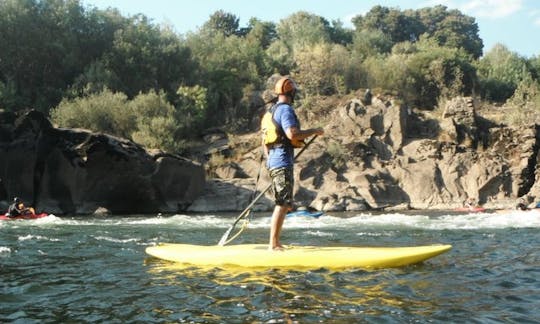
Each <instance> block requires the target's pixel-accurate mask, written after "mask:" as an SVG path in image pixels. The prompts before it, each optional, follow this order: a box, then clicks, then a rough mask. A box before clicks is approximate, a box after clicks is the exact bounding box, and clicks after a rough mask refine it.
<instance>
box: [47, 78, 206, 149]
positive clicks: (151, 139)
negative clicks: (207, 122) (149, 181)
mask: <svg viewBox="0 0 540 324" xmlns="http://www.w3.org/2000/svg"><path fill="white" fill-rule="evenodd" d="M179 92H182V94H181V96H180V97H181V98H182V103H183V104H184V106H180V107H179V108H178V109H177V108H175V106H173V105H172V104H171V103H170V102H169V101H168V100H167V95H166V94H165V92H163V91H161V92H159V93H157V92H155V91H153V90H151V91H149V92H148V93H141V94H139V95H137V96H136V97H135V98H133V99H132V100H129V99H128V97H127V95H125V94H123V93H120V92H117V93H114V92H112V91H111V90H109V89H105V90H103V91H101V92H99V93H93V94H90V95H88V96H86V97H80V98H76V99H65V100H63V101H62V102H61V103H60V104H59V105H58V107H56V108H54V109H53V110H52V111H51V119H52V120H53V122H54V123H55V124H57V125H60V126H62V127H70V128H85V129H89V130H92V131H96V132H104V133H108V134H111V135H115V136H120V137H124V138H128V139H132V140H134V141H135V142H137V143H139V144H141V145H144V146H146V147H149V148H159V149H163V150H167V151H170V152H177V151H178V150H180V149H181V148H182V145H183V144H184V139H185V136H186V134H188V133H189V130H190V129H191V128H192V125H191V123H193V122H197V116H196V115H195V116H194V115H190V114H189V113H187V112H188V111H193V110H194V111H195V113H197V111H198V110H199V111H200V110H202V109H203V107H204V105H205V98H204V97H205V96H206V91H205V90H204V89H201V88H200V87H198V86H197V87H194V88H188V87H181V90H179Z"/></svg>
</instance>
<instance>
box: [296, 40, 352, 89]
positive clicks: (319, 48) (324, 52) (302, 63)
mask: <svg viewBox="0 0 540 324" xmlns="http://www.w3.org/2000/svg"><path fill="white" fill-rule="evenodd" d="M294 59H295V62H296V68H295V69H294V71H293V75H294V77H295V79H296V81H297V82H298V83H299V84H301V85H302V93H303V95H305V96H312V95H331V94H335V93H341V94H343V93H345V92H346V88H345V74H346V71H347V69H348V67H349V64H348V61H349V60H350V55H349V53H348V52H347V50H346V49H345V47H343V46H342V45H336V44H329V43H321V44H317V45H314V46H309V47H306V48H304V49H300V50H298V51H297V52H296V54H295V57H294Z"/></svg>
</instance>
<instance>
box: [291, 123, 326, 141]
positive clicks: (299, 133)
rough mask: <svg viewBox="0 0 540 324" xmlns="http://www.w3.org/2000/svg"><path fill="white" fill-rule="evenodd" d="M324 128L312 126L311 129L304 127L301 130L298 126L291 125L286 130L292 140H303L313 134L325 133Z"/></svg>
mask: <svg viewBox="0 0 540 324" xmlns="http://www.w3.org/2000/svg"><path fill="white" fill-rule="evenodd" d="M323 134H324V130H323V129H322V128H321V127H319V128H310V129H303V130H300V129H298V127H294V126H293V127H289V128H287V130H286V131H285V135H287V137H288V138H289V139H290V140H291V141H302V140H304V139H306V138H308V137H311V136H313V135H319V136H320V135H323Z"/></svg>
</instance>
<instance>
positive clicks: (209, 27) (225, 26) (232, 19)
mask: <svg viewBox="0 0 540 324" xmlns="http://www.w3.org/2000/svg"><path fill="white" fill-rule="evenodd" d="M238 26H239V19H238V17H236V16H235V15H233V14H231V13H228V12H225V11H223V10H218V11H216V12H214V13H213V14H212V15H210V18H209V19H208V21H206V22H205V23H204V25H203V27H202V30H203V31H205V32H207V33H209V34H215V33H221V34H223V35H224V36H225V37H229V36H232V35H235V34H238V32H239V30H238Z"/></svg>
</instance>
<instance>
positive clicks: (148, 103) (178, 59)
mask: <svg viewBox="0 0 540 324" xmlns="http://www.w3.org/2000/svg"><path fill="white" fill-rule="evenodd" d="M352 21H353V25H354V26H353V28H348V27H345V26H344V25H343V23H342V22H340V21H328V20H327V19H326V18H324V17H321V16H318V15H314V14H311V13H309V12H307V11H300V12H296V13H294V14H292V15H290V16H289V17H286V18H284V19H282V20H280V21H279V22H277V23H274V22H268V21H261V20H259V19H257V18H256V17H254V18H251V19H250V20H249V22H248V24H247V25H246V26H240V25H239V17H237V16H236V15H234V14H233V13H227V12H224V11H217V12H215V13H213V14H212V15H211V16H210V17H209V19H208V20H207V21H206V22H205V23H204V24H203V25H202V26H201V27H200V28H199V29H198V30H196V31H192V32H189V33H186V34H178V33H176V32H175V31H174V29H173V28H172V27H171V26H167V25H157V24H155V23H153V22H152V21H151V20H150V19H148V18H147V17H145V16H144V15H141V14H139V15H134V16H129V17H125V16H123V15H121V14H120V12H119V11H118V10H116V9H106V10H100V9H97V8H94V7H88V6H84V5H83V4H82V2H81V1H78V0H60V1H58V0H23V1H20V0H0V30H2V33H0V109H4V110H7V111H19V110H24V109H29V108H33V109H37V110H40V111H43V112H45V113H47V114H49V116H50V117H51V119H52V120H53V122H54V123H56V124H57V125H59V126H62V127H84V128H88V129H91V130H94V131H102V132H107V133H110V134H113V135H118V136H123V137H126V138H129V139H132V140H134V141H136V142H138V143H141V144H143V145H145V146H147V147H152V148H161V149H164V150H167V151H171V152H179V151H181V150H182V148H183V147H185V146H186V145H187V144H186V143H188V142H189V141H190V139H192V138H196V137H197V136H199V135H200V134H201V133H202V132H203V131H204V130H205V129H208V128H212V127H216V126H218V127H221V128H224V129H226V130H227V131H230V132H244V131H248V130H250V126H249V125H253V124H254V123H252V120H253V119H254V118H255V117H256V116H257V114H258V108H260V107H261V106H262V104H264V102H262V99H260V98H261V93H262V91H264V90H265V89H269V88H271V85H270V84H267V80H269V78H270V77H271V76H272V75H274V74H276V73H279V74H290V75H292V76H293V77H294V78H295V79H296V80H297V81H298V83H299V84H300V86H301V88H302V89H301V90H302V92H301V97H300V98H299V102H298V105H302V104H306V105H308V104H313V103H314V102H315V101H316V100H314V98H318V97H319V96H340V95H346V94H350V93H353V92H356V91H358V90H360V89H367V88H370V89H374V90H373V92H374V94H377V92H387V91H388V92H391V93H393V94H396V95H397V96H399V97H400V98H401V100H403V102H404V103H406V104H407V105H409V106H411V107H415V108H417V109H424V110H433V109H435V108H436V107H437V105H438V104H439V102H441V100H443V99H445V98H450V97H453V96H456V95H472V96H474V97H476V98H478V99H481V100H484V101H487V102H492V103H496V104H497V105H499V106H504V107H506V108H505V109H507V111H508V113H505V114H502V117H501V122H503V123H508V124H520V123H528V122H535V121H540V117H539V116H540V113H539V112H538V109H539V107H540V81H539V79H540V56H533V57H530V58H528V57H522V56H520V55H519V54H517V53H515V52H513V51H512V50H511V49H509V48H507V47H505V46H504V45H502V44H497V45H496V46H494V47H493V48H490V49H487V51H486V50H485V49H484V48H483V42H482V40H481V39H480V37H479V31H478V25H477V23H476V21H475V19H474V18H473V17H470V16H467V15H464V14H463V13H461V12H460V11H458V10H450V9H448V8H446V7H444V6H435V7H427V8H422V9H417V10H400V9H398V8H387V7H382V6H375V7H373V8H372V9H371V10H370V11H368V12H367V13H366V14H364V15H358V16H356V17H355V18H354V19H353V20H352ZM258 98H259V99H258Z"/></svg>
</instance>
